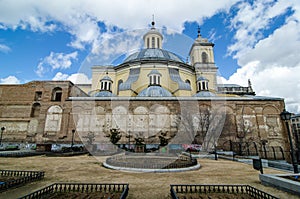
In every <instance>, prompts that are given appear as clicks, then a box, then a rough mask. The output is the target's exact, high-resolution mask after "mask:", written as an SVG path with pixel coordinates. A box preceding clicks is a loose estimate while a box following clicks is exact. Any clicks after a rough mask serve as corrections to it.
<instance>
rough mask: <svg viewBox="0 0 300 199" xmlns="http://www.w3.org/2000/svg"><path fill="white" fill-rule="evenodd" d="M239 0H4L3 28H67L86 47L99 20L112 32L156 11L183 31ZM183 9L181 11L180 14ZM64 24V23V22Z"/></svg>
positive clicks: (0, 8)
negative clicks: (188, 22) (193, 22)
mask: <svg viewBox="0 0 300 199" xmlns="http://www.w3.org/2000/svg"><path fill="white" fill-rule="evenodd" d="M237 1H238V0H222V1H218V0H213V1H210V2H209V3H207V1H205V0H199V1H195V0H186V1H181V0H164V1H156V0H147V1H145V0H144V1H142V0H130V1H121V0H112V1H109V2H107V1H106V0H99V1H93V0H77V1H73V0H65V1H59V0H53V1H51V2H47V3H45V2H44V1H36V0H28V1H26V2H25V1H24V2H23V1H21V2H20V1H17V0H2V1H1V3H0V22H1V28H3V29H5V28H12V29H16V28H18V27H20V28H23V29H25V28H29V29H31V30H32V31H43V32H46V31H54V30H57V29H60V28H63V29H65V30H67V31H68V32H69V33H71V34H72V35H73V36H74V37H73V38H74V39H73V41H71V43H70V45H71V46H73V47H75V48H78V49H82V48H84V47H85V45H86V44H92V45H93V43H94V42H97V40H98V39H99V38H100V35H101V33H100V30H99V26H98V22H100V21H101V22H104V23H105V25H106V27H107V29H108V32H110V30H111V29H112V28H113V27H115V26H117V27H119V28H122V29H129V30H132V29H140V28H145V26H146V24H149V23H150V21H151V16H152V14H155V20H156V21H157V22H158V23H157V26H158V27H162V26H166V27H168V28H169V29H174V30H176V31H177V32H181V30H182V29H183V24H184V22H186V21H198V22H201V21H202V19H203V18H204V17H210V16H213V15H214V14H215V13H217V12H219V11H221V10H225V11H228V9H229V8H230V7H231V6H232V5H233V4H235V3H236V2H237ZM179 13H180V14H179ZM60 24H61V25H62V26H60Z"/></svg>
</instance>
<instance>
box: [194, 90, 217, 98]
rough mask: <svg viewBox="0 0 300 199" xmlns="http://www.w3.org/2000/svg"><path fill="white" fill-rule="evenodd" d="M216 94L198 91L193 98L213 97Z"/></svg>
mask: <svg viewBox="0 0 300 199" xmlns="http://www.w3.org/2000/svg"><path fill="white" fill-rule="evenodd" d="M214 96H216V94H214V93H212V92H209V91H200V92H198V93H196V94H195V95H194V97H214Z"/></svg>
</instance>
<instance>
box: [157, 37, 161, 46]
mask: <svg viewBox="0 0 300 199" xmlns="http://www.w3.org/2000/svg"><path fill="white" fill-rule="evenodd" d="M157 48H160V43H159V38H157Z"/></svg>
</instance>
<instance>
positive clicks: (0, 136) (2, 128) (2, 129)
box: [0, 126, 5, 145]
mask: <svg viewBox="0 0 300 199" xmlns="http://www.w3.org/2000/svg"><path fill="white" fill-rule="evenodd" d="M4 130H5V127H4V126H2V127H1V135H0V145H2V134H3V131H4Z"/></svg>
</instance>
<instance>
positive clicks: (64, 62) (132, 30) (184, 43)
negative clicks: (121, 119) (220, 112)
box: [0, 0, 300, 112]
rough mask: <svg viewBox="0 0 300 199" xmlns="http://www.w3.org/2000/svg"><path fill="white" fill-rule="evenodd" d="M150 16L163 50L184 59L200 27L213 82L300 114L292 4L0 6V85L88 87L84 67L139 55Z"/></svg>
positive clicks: (298, 33)
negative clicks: (248, 89)
mask: <svg viewBox="0 0 300 199" xmlns="http://www.w3.org/2000/svg"><path fill="white" fill-rule="evenodd" d="M153 14H154V15H155V22H156V27H157V28H158V29H160V30H161V31H162V33H163V34H164V42H165V43H164V48H166V49H167V50H170V51H173V52H175V53H177V54H179V55H180V56H182V57H184V58H186V57H187V56H188V52H189V48H190V45H191V44H192V42H193V40H194V39H195V38H196V36H197V28H198V26H200V28H201V35H202V36H203V37H206V38H208V39H209V40H210V41H211V42H213V43H215V48H214V53H215V62H216V65H217V66H218V67H219V74H220V78H219V80H220V81H222V82H223V83H236V84H241V85H246V84H247V80H248V79H251V81H252V84H253V87H254V89H255V91H256V93H257V94H258V95H265V96H276V97H283V98H285V101H286V104H287V108H288V110H290V111H293V112H300V94H298V93H300V92H295V90H298V91H299V89H300V78H299V75H298V74H300V48H299V46H300V2H299V1H297V0H291V1H286V0H251V1H240V0H222V1H220V0H211V1H205V0H185V1H180V0H164V1H158V0H148V1H143V0H136V1H135V0H130V1H120V0H113V1H109V2H108V1H104V0H99V1H81V0H76V1H71V0H65V1H58V0H53V1H37V0H28V1H24V2H23V1H16V0H1V1H0V71H1V73H0V83H1V84H11V83H17V84H22V83H27V82H29V81H32V80H65V79H69V80H71V81H74V82H77V83H84V82H89V81H90V74H89V73H90V71H89V69H90V67H91V66H92V65H94V64H97V65H105V64H111V63H116V58H118V57H119V56H120V55H123V56H122V58H124V57H126V56H127V55H128V54H130V52H133V51H134V50H137V49H139V48H141V46H142V43H141V42H142V39H141V36H142V34H143V33H144V32H145V31H147V30H148V29H149V27H150V23H151V20H152V15H153ZM125 41H126V42H125ZM91 60H92V61H91ZM82 73H85V74H82Z"/></svg>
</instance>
